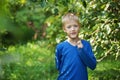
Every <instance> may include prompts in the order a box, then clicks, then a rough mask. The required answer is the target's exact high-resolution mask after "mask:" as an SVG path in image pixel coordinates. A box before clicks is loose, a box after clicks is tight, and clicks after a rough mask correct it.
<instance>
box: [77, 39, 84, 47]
mask: <svg viewBox="0 0 120 80" xmlns="http://www.w3.org/2000/svg"><path fill="white" fill-rule="evenodd" d="M77 46H78V48H83V44H82V42H81V40H79V41H78V42H77Z"/></svg>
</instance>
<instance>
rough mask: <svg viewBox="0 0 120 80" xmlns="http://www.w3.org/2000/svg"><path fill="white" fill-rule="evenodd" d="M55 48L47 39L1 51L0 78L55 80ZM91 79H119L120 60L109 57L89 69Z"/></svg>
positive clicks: (12, 79) (56, 73) (3, 79)
mask: <svg viewBox="0 0 120 80" xmlns="http://www.w3.org/2000/svg"><path fill="white" fill-rule="evenodd" d="M53 53H54V49H53V48H50V45H49V44H48V42H46V41H36V42H28V43H27V44H24V45H16V46H10V47H9V48H8V49H7V50H6V51H0V72H1V73H0V80H55V79H56V78H57V76H58V72H57V70H56V68H55V63H54V62H55V61H54V60H55V59H54V54H53ZM88 73H89V74H88V76H89V80H119V78H120V75H119V74H120V62H119V60H116V61H114V60H113V57H112V56H111V57H109V58H108V59H105V60H103V61H101V62H99V63H98V64H97V67H96V69H95V70H94V71H91V70H90V69H88Z"/></svg>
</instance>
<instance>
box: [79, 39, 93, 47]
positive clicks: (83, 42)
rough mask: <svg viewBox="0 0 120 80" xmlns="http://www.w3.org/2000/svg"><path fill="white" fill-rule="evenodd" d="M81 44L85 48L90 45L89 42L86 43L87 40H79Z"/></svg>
mask: <svg viewBox="0 0 120 80" xmlns="http://www.w3.org/2000/svg"><path fill="white" fill-rule="evenodd" d="M81 42H82V44H83V45H86V46H90V45H91V44H90V42H89V41H87V40H81Z"/></svg>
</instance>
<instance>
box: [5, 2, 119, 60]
mask: <svg viewBox="0 0 120 80" xmlns="http://www.w3.org/2000/svg"><path fill="white" fill-rule="evenodd" d="M119 3H120V1H119V0H99V1H98V0H92V1H90V0H80V1H79V0H59V1H56V0H20V1H18V0H9V1H6V4H7V5H8V10H7V9H6V8H5V11H8V12H9V13H10V19H11V20H12V21H13V22H14V24H16V25H19V26H22V28H23V27H27V25H26V23H28V22H29V21H30V22H33V23H34V26H35V28H34V29H37V30H39V31H38V32H39V33H40V34H39V35H40V37H41V36H42V29H43V28H44V26H43V24H47V30H46V29H45V32H46V33H47V35H45V38H46V39H48V40H49V42H50V43H51V44H52V45H55V44H56V43H57V42H60V41H62V40H65V38H66V36H65V34H64V33H63V31H62V27H61V26H62V25H61V16H62V15H63V14H65V13H67V12H73V13H76V14H77V15H78V16H79V18H80V22H81V31H80V37H81V38H83V39H86V40H88V41H90V42H91V44H92V46H93V50H94V52H95V55H96V57H97V59H98V60H99V61H101V60H102V59H104V58H106V57H107V56H108V55H112V56H114V59H117V58H118V56H120V36H119V34H120V22H119V20H120V16H119V14H120V10H119V7H120V4H119ZM34 29H33V30H34ZM28 31H29V29H28ZM26 35H28V34H27V33H26ZM31 36H33V34H31ZM29 39H30V38H29ZM39 39H41V38H39Z"/></svg>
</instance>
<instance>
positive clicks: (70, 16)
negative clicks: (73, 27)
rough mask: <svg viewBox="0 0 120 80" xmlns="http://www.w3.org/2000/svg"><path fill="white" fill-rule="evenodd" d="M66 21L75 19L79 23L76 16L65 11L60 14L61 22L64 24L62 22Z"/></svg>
mask: <svg viewBox="0 0 120 80" xmlns="http://www.w3.org/2000/svg"><path fill="white" fill-rule="evenodd" d="M67 21H76V22H77V23H78V24H80V23H79V18H78V16H76V15H75V14H73V13H67V14H65V15H64V16H62V24H63V25H64V23H65V22H67Z"/></svg>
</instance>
